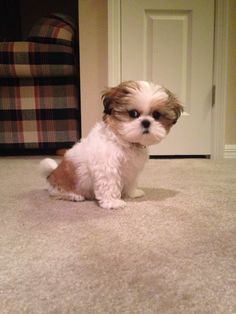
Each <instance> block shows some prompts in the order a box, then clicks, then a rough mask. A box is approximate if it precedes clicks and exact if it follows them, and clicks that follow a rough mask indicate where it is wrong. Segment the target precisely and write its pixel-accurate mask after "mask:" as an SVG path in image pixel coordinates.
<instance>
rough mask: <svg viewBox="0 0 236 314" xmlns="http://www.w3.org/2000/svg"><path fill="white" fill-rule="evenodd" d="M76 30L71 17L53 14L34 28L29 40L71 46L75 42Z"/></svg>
mask: <svg viewBox="0 0 236 314" xmlns="http://www.w3.org/2000/svg"><path fill="white" fill-rule="evenodd" d="M74 29H75V27H74V24H73V21H72V19H71V17H69V16H67V15H62V14H52V15H50V16H49V17H47V18H42V19H41V20H40V21H39V22H38V23H37V24H35V25H34V26H33V28H32V30H31V32H30V34H29V37H28V40H29V41H33V42H40V43H51V44H62V45H67V46H71V45H73V40H74V34H75V31H74Z"/></svg>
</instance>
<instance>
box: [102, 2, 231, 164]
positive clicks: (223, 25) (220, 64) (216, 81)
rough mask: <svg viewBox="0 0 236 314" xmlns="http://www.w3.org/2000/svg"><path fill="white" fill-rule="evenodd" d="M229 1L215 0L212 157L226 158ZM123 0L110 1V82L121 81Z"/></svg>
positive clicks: (112, 84)
mask: <svg viewBox="0 0 236 314" xmlns="http://www.w3.org/2000/svg"><path fill="white" fill-rule="evenodd" d="M228 17H229V0H215V32H214V56H213V58H214V62H213V64H214V65H213V82H212V85H213V86H216V89H215V95H214V99H215V101H214V104H213V106H212V126H211V130H212V131H211V159H222V158H223V157H224V147H225V109H226V91H227V47H228V20H229V18H228ZM120 18H121V0H108V85H109V86H115V85H117V84H119V82H120V80H121V32H120V29H121V20H120Z"/></svg>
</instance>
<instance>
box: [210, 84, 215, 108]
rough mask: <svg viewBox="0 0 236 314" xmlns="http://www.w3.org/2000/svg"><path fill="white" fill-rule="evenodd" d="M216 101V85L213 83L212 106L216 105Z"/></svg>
mask: <svg viewBox="0 0 236 314" xmlns="http://www.w3.org/2000/svg"><path fill="white" fill-rule="evenodd" d="M215 101H216V86H215V85H213V86H212V103H211V105H212V107H214V105H215Z"/></svg>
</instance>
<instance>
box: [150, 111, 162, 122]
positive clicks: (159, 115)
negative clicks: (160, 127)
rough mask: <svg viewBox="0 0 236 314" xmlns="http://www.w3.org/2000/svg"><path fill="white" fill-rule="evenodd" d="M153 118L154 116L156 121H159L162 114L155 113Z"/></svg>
mask: <svg viewBox="0 0 236 314" xmlns="http://www.w3.org/2000/svg"><path fill="white" fill-rule="evenodd" d="M152 116H153V118H154V119H155V120H159V119H160V117H161V114H160V112H158V111H154V112H153V114H152Z"/></svg>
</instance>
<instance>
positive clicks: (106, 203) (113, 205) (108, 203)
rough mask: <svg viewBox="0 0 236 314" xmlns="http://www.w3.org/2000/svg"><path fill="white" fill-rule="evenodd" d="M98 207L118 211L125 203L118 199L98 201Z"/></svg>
mask: <svg viewBox="0 0 236 314" xmlns="http://www.w3.org/2000/svg"><path fill="white" fill-rule="evenodd" d="M99 205H100V207H102V208H105V209H118V208H124V207H125V206H126V202H125V201H123V200H120V199H112V200H101V201H99Z"/></svg>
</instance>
